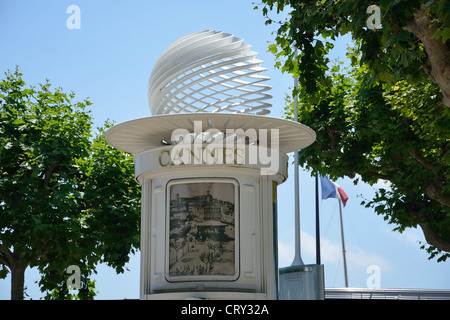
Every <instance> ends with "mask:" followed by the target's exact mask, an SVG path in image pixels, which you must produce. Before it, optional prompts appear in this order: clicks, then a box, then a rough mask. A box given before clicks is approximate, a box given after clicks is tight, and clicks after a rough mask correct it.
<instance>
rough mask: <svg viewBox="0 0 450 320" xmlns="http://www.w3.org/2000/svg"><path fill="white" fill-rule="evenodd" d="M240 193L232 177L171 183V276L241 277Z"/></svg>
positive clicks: (190, 278)
mask: <svg viewBox="0 0 450 320" xmlns="http://www.w3.org/2000/svg"><path fill="white" fill-rule="evenodd" d="M238 194H239V186H238V183H237V181H236V180H234V179H178V180H172V181H170V182H169V183H168V184H167V214H166V216H167V223H166V225H167V237H166V241H167V245H166V248H167V250H168V252H167V253H166V278H167V280H168V281H170V282H175V281H216V280H228V281H232V280H236V279H237V278H238V276H239V271H238V266H239V261H238V260H239V254H238V251H239V241H238V240H239V239H238V234H239V230H238V228H239V226H238V221H239V219H238V208H239V202H238V201H239V199H238Z"/></svg>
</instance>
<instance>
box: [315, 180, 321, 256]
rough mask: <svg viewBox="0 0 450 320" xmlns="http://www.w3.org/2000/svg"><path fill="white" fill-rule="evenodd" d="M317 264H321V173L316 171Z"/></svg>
mask: <svg viewBox="0 0 450 320" xmlns="http://www.w3.org/2000/svg"><path fill="white" fill-rule="evenodd" d="M316 264H318V265H320V225H319V174H318V173H316Z"/></svg>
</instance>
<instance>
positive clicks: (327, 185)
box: [320, 176, 348, 207]
mask: <svg viewBox="0 0 450 320" xmlns="http://www.w3.org/2000/svg"><path fill="white" fill-rule="evenodd" d="M320 182H321V185H322V199H328V198H336V199H339V200H341V201H342V203H343V204H344V207H345V204H346V203H347V200H348V196H347V194H346V193H345V191H344V189H342V188H341V186H340V185H338V184H337V183H336V182H334V181H331V180H330V179H328V177H327V176H325V177H323V176H320Z"/></svg>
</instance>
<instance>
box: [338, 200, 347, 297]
mask: <svg viewBox="0 0 450 320" xmlns="http://www.w3.org/2000/svg"><path fill="white" fill-rule="evenodd" d="M339 216H340V218H341V238H342V256H343V257H344V276H345V287H346V288H348V278H347V261H346V259H345V243H344V226H343V223H342V207H341V199H339Z"/></svg>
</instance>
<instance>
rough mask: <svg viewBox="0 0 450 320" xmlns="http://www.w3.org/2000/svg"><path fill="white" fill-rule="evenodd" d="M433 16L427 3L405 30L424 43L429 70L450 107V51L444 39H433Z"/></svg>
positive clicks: (444, 102)
mask: <svg viewBox="0 0 450 320" xmlns="http://www.w3.org/2000/svg"><path fill="white" fill-rule="evenodd" d="M432 20H433V18H432V17H430V16H429V15H427V13H426V7H425V5H422V7H421V8H420V9H419V10H417V11H416V12H415V13H414V19H413V20H412V21H410V22H409V23H407V24H406V26H405V27H404V29H405V30H407V31H409V32H411V33H413V34H415V35H416V37H417V38H419V39H420V41H421V42H422V43H423V45H424V47H425V51H426V53H427V55H428V59H429V60H430V63H431V70H430V72H427V73H428V75H429V76H430V78H431V80H432V81H433V82H435V83H436V84H437V85H438V86H439V88H440V89H441V91H442V96H443V99H442V101H441V104H442V105H444V106H446V107H447V108H448V107H450V53H449V49H448V47H447V45H446V44H445V43H443V42H442V39H432V36H433V35H434V33H435V31H436V26H433V25H432Z"/></svg>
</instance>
